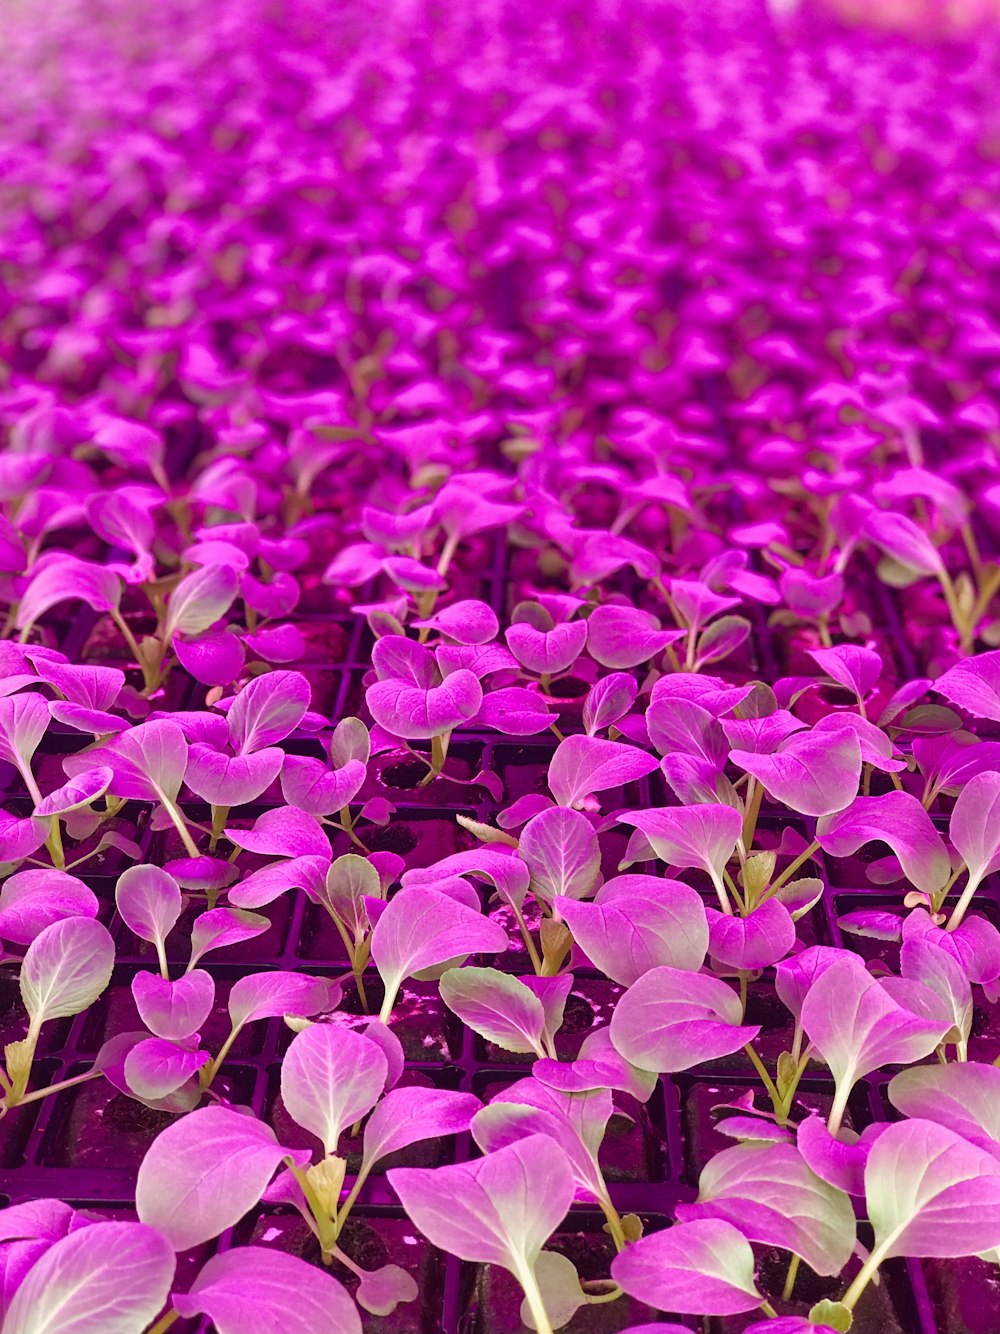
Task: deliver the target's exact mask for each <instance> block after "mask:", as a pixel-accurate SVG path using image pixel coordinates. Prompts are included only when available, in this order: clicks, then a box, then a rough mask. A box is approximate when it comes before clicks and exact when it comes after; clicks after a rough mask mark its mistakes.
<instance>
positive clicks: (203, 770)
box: [184, 742, 285, 808]
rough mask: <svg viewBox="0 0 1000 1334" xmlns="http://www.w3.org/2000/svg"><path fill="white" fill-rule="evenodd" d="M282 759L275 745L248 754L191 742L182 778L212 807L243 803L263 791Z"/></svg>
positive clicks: (273, 776) (275, 775) (273, 778)
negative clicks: (223, 751)
mask: <svg viewBox="0 0 1000 1334" xmlns="http://www.w3.org/2000/svg"><path fill="white" fill-rule="evenodd" d="M284 762H285V752H284V751H283V750H281V749H279V748H278V747H277V746H271V747H269V748H268V749H266V750H258V751H255V752H253V753H252V754H248V755H225V754H223V753H222V752H221V751H218V750H213V749H212V747H211V746H205V745H202V744H201V743H200V742H195V744H194V745H193V746H192V747H191V749H190V750H189V752H188V762H187V768H186V769H185V771H184V781H185V783H186V784H187V786H188V787H189V788H190V789H191V791H192V792H194V793H195V794H196V796H199V797H202V798H203V799H204V800H205V801H207V802H209V803H210V804H211V805H213V806H225V807H227V808H228V807H231V806H243V805H246V803H247V802H251V801H255V800H256V799H257V798H258V797H259V796H261V794H262V793H264V792H266V791H267V789H268V788H269V787H270V786H271V784H272V783H273V782H274V780H275V779H276V778H277V777H278V774H279V773H280V772H281V767H282V765H283V764H284Z"/></svg>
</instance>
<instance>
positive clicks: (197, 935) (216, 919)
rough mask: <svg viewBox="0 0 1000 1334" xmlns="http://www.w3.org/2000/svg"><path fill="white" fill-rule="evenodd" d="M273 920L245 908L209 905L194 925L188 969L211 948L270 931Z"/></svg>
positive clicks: (214, 948) (252, 937)
mask: <svg viewBox="0 0 1000 1334" xmlns="http://www.w3.org/2000/svg"><path fill="white" fill-rule="evenodd" d="M270 927H271V923H270V922H269V921H268V919H267V918H266V917H261V916H259V914H257V913H252V912H245V911H244V910H243V909H242V908H210V909H209V910H208V912H203V913H202V914H201V916H200V917H196V918H195V922H194V926H193V927H192V928H191V959H190V962H189V963H188V967H189V968H193V967H194V966H195V964H196V963H197V962H198V960H199V959H200V958H201V957H202V955H203V954H207V953H208V952H209V950H221V949H225V948H227V947H228V946H230V945H239V944H241V943H242V942H243V941H244V940H253V939H254V937H255V936H260V935H263V933H264V932H265V931H268V930H270Z"/></svg>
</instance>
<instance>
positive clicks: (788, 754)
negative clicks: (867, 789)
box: [730, 727, 861, 816]
mask: <svg viewBox="0 0 1000 1334" xmlns="http://www.w3.org/2000/svg"><path fill="white" fill-rule="evenodd" d="M730 759H731V760H732V762H733V763H734V764H736V765H739V767H740V768H741V769H743V770H745V771H746V773H748V774H751V775H752V776H753V777H754V778H756V779H757V780H758V782H760V783H761V784H762V785H763V787H764V788H765V790H766V791H767V793H768V795H769V796H770V797H771V798H773V799H774V800H775V801H779V802H781V803H782V804H783V805H785V806H789V807H791V809H792V810H793V811H797V812H798V813H799V814H800V815H816V816H820V815H833V814H834V813H835V812H836V811H842V810H843V809H844V807H845V806H847V805H849V804H850V803H851V801H853V800H854V798H855V796H856V795H857V791H858V782H859V780H860V777H861V747H860V745H859V743H858V739H857V737H856V736H855V735H854V733H853V732H852V731H850V730H849V729H848V728H846V727H845V728H844V729H843V730H842V731H836V730H834V729H832V728H831V729H830V730H828V731H822V732H796V733H794V735H792V736H790V737H788V738H787V739H786V740H785V741H783V742H782V743H781V745H780V747H779V748H778V749H777V750H776V751H775V752H774V753H773V754H771V755H756V754H753V753H752V752H750V751H747V750H733V751H731V752H730Z"/></svg>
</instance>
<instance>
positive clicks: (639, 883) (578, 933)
mask: <svg viewBox="0 0 1000 1334" xmlns="http://www.w3.org/2000/svg"><path fill="white" fill-rule="evenodd" d="M554 907H555V911H556V913H557V915H558V916H559V917H561V918H562V919H563V920H564V921H565V922H566V924H567V926H568V927H569V929H570V931H572V933H573V939H574V940H575V941H576V943H577V944H578V945H579V946H580V948H581V949H582V950H583V952H584V953H585V954H586V955H587V957H588V958H589V959H590V961H591V962H592V963H593V964H594V965H595V966H596V967H597V968H599V969H600V970H601V972H602V973H605V974H606V975H607V976H608V977H610V978H611V979H612V981H614V982H620V983H622V985H623V986H626V987H628V986H631V985H632V983H633V982H636V981H638V979H639V978H640V977H641V976H642V975H643V973H647V972H649V970H650V969H651V968H657V967H660V966H666V967H670V968H680V969H684V970H687V971H691V972H697V971H698V969H700V968H701V966H702V964H703V963H704V961H705V955H706V953H707V951H708V924H707V922H706V920H705V908H704V905H703V903H702V901H701V896H700V895H699V894H698V892H697V890H694V889H692V888H691V887H690V886H689V885H685V884H682V883H681V882H680V881H678V880H660V879H657V878H656V877H655V876H648V875H623V876H617V877H616V878H615V879H614V880H609V881H607V883H606V884H605V885H603V886H602V888H601V889H600V890H599V891H598V894H597V897H596V899H595V901H594V902H593V903H582V902H576V901H574V900H573V899H568V898H563V897H561V896H560V897H558V898H556V899H555V900H554Z"/></svg>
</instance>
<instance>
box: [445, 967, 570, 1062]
mask: <svg viewBox="0 0 1000 1334" xmlns="http://www.w3.org/2000/svg"><path fill="white" fill-rule="evenodd" d="M440 990H441V999H442V1000H443V1001H444V1003H445V1004H446V1005H447V1006H448V1008H449V1010H451V1011H452V1013H454V1014H457V1015H458V1017H459V1019H461V1021H462V1023H463V1024H465V1025H466V1026H467V1027H468V1028H471V1029H472V1030H473V1032H476V1033H478V1034H479V1035H480V1037H484V1038H485V1039H486V1040H487V1042H493V1043H495V1044H496V1045H497V1046H498V1047H502V1048H503V1050H504V1051H513V1052H522V1053H528V1052H534V1053H535V1055H536V1056H544V1055H545V1054H546V1052H545V1047H544V1045H543V1041H542V1039H543V1036H544V1034H545V1028H546V1025H545V1010H544V1007H543V1006H542V1002H541V1001H540V1000H539V999H538V997H537V996H536V995H535V994H534V992H532V991H531V990H530V989H529V988H528V987H527V986H525V984H524V983H523V982H521V981H520V980H519V979H518V978H516V977H511V975H510V974H509V973H501V972H500V971H499V969H497V968H450V969H449V970H448V971H447V972H446V973H444V974H442V976H441V982H440Z"/></svg>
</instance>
